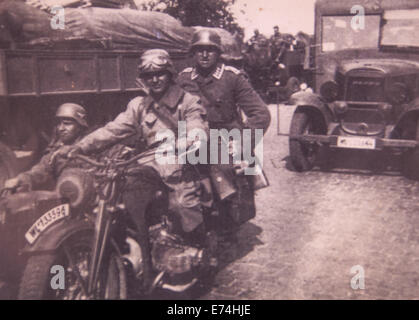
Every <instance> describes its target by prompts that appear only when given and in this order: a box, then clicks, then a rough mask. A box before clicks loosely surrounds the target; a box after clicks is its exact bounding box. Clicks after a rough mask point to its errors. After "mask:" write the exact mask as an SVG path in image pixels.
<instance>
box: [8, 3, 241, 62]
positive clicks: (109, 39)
mask: <svg viewBox="0 0 419 320" xmlns="http://www.w3.org/2000/svg"><path fill="white" fill-rule="evenodd" d="M52 20H54V15H53V14H50V13H47V12H46V11H43V10H40V9H38V8H35V7H32V6H29V5H27V4H25V3H24V2H19V1H9V0H7V1H3V2H2V3H0V24H1V25H2V26H3V28H2V29H1V32H0V45H1V47H3V48H8V47H10V46H11V45H13V46H14V47H17V48H25V49H45V48H47V49H65V48H69V49H110V50H138V49H140V50H146V49H153V48H161V49H165V50H167V51H169V52H184V53H186V52H187V51H188V47H189V43H190V40H191V38H192V34H193V32H194V31H195V30H196V29H202V28H204V27H184V26H182V24H181V23H180V21H178V20H176V19H175V18H173V17H171V16H169V15H167V14H164V13H160V12H151V11H139V10H134V9H129V8H124V9H108V8H97V7H89V8H65V9H64V20H63V22H64V26H63V27H64V28H63V29H54V28H52V26H51V21H52ZM54 21H58V20H54ZM211 29H213V30H215V31H216V32H217V33H218V34H219V35H220V37H221V39H222V45H223V48H224V51H225V53H224V55H223V58H225V59H226V60H231V59H234V60H237V59H241V52H240V45H239V44H238V42H237V41H236V39H235V38H234V37H233V36H232V35H231V34H230V33H229V32H228V31H226V30H224V29H221V28H211Z"/></svg>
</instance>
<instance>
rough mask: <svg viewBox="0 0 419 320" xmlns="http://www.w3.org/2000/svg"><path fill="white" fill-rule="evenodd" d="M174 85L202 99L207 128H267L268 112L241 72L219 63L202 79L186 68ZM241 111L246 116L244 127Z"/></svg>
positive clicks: (193, 69)
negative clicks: (205, 111)
mask: <svg viewBox="0 0 419 320" xmlns="http://www.w3.org/2000/svg"><path fill="white" fill-rule="evenodd" d="M177 81H178V83H179V84H180V85H181V86H182V87H183V88H184V89H185V90H186V91H188V92H191V93H193V94H196V95H198V96H200V97H201V100H202V103H203V105H204V106H205V108H206V109H207V117H208V122H209V125H210V128H225V129H228V130H231V129H232V128H239V129H242V128H249V129H263V130H266V129H267V128H268V126H269V123H270V120H271V117H270V113H269V110H268V108H267V106H266V104H265V103H264V102H263V101H262V99H261V98H260V97H259V95H258V94H257V93H256V91H255V90H254V89H253V88H252V86H251V85H250V83H249V81H248V80H247V79H246V77H245V76H244V74H243V73H242V72H241V71H240V70H238V69H236V68H234V67H231V66H226V65H225V64H222V63H220V64H218V65H217V68H216V69H215V71H214V72H213V73H212V74H210V75H208V76H207V77H203V76H202V75H200V74H199V73H198V72H197V70H196V69H195V68H186V69H185V70H183V71H182V72H181V73H180V74H179V76H178V79H177ZM204 91H205V93H203V92H204ZM208 97H209V98H210V99H208ZM209 100H212V101H209ZM240 111H243V113H244V115H245V116H246V121H245V122H244V123H241V116H240Z"/></svg>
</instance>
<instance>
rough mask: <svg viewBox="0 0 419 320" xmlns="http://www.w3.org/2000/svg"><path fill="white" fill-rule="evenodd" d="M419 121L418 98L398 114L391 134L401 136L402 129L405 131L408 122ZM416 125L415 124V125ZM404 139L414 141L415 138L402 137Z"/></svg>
mask: <svg viewBox="0 0 419 320" xmlns="http://www.w3.org/2000/svg"><path fill="white" fill-rule="evenodd" d="M418 119H419V98H417V99H415V100H413V101H412V102H411V103H410V104H409V105H408V107H407V108H406V109H405V110H404V111H403V112H401V113H400V115H399V117H398V119H397V121H396V124H395V126H394V130H393V133H395V132H397V133H399V134H403V131H404V129H406V125H407V123H409V121H410V122H411V121H417V120H418ZM415 125H416V123H415ZM402 137H403V138H404V139H416V137H415V136H409V137H408V136H404V135H403V136H402Z"/></svg>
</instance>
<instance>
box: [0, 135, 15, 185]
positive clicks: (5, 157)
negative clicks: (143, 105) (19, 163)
mask: <svg viewBox="0 0 419 320" xmlns="http://www.w3.org/2000/svg"><path fill="white" fill-rule="evenodd" d="M16 174H17V169H16V157H15V155H14V153H13V151H12V150H11V149H10V148H9V147H8V146H6V145H5V144H3V143H1V142H0V189H1V188H3V186H4V182H5V181H6V180H7V179H10V178H13V177H14V176H16Z"/></svg>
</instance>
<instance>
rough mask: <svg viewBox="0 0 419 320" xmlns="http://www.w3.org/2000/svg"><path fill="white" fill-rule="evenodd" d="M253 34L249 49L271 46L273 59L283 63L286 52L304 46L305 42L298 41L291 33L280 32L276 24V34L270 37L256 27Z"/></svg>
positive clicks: (248, 44)
mask: <svg viewBox="0 0 419 320" xmlns="http://www.w3.org/2000/svg"><path fill="white" fill-rule="evenodd" d="M253 32H254V34H253V36H252V37H251V38H250V39H249V41H248V42H247V50H246V51H250V50H252V49H254V48H255V47H259V48H260V47H269V50H270V53H271V58H272V60H274V61H276V62H278V63H281V62H282V59H283V57H284V52H285V51H286V50H290V49H294V47H295V49H299V48H304V46H305V44H304V42H301V41H297V39H296V37H294V36H293V35H292V34H290V33H281V32H279V27H278V26H274V34H273V35H272V36H271V37H270V38H269V39H268V38H267V37H265V36H264V35H263V34H261V33H260V32H259V30H258V29H255V30H254V31H253Z"/></svg>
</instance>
